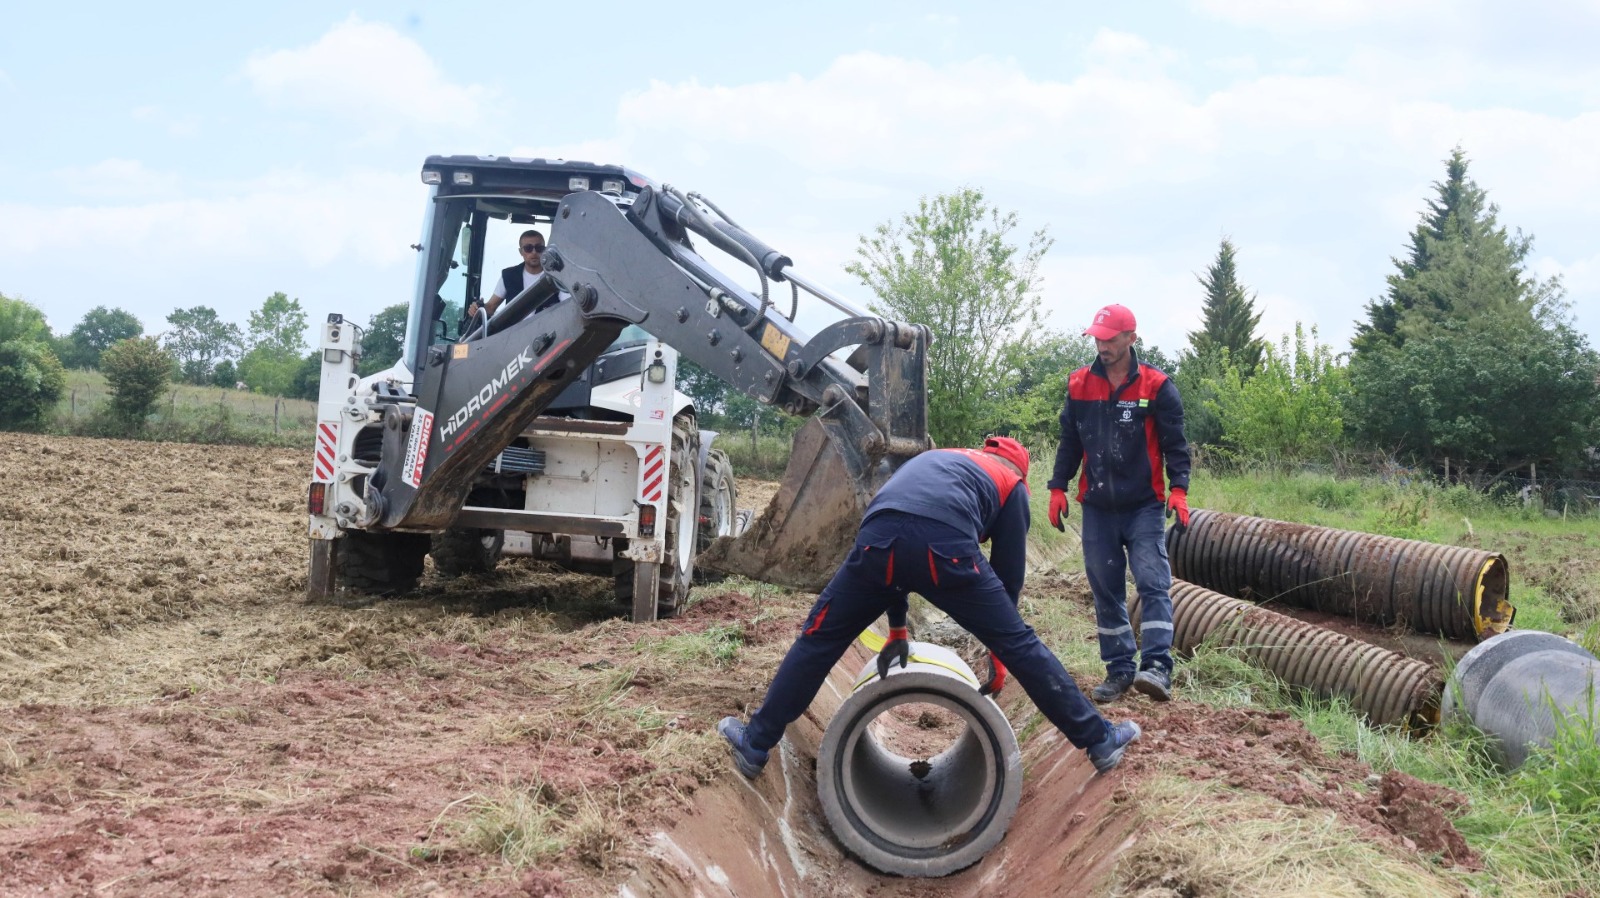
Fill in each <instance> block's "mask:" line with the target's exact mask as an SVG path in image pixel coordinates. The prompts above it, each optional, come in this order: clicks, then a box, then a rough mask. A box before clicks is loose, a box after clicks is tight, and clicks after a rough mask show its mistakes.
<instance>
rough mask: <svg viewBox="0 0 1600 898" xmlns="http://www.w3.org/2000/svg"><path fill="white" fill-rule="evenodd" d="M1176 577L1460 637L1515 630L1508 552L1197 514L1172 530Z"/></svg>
mask: <svg viewBox="0 0 1600 898" xmlns="http://www.w3.org/2000/svg"><path fill="white" fill-rule="evenodd" d="M1167 553H1168V555H1169V556H1170V557H1171V559H1172V573H1173V576H1175V577H1181V578H1183V579H1185V580H1188V581H1189V582H1191V583H1196V584H1198V585H1200V586H1204V587H1205V588H1207V589H1212V590H1215V591H1217V592H1220V593H1223V594H1224V595H1229V596H1233V597H1235V598H1241V599H1250V600H1252V601H1256V602H1267V601H1272V602H1283V603H1284V604H1287V605H1292V606H1295V607H1298V608H1310V609H1313V610H1316V611H1325V612H1329V613H1332V614H1338V615H1342V616H1344V617H1350V618H1354V619H1356V620H1362V621H1371V622H1375V623H1379V624H1383V625H1384V626H1391V625H1395V624H1400V625H1403V626H1406V627H1409V628H1411V629H1412V630H1415V631H1417V632H1419V633H1438V634H1440V635H1443V636H1447V637H1450V638H1452V639H1469V638H1475V639H1488V638H1489V637H1491V636H1494V635H1495V634H1497V633H1503V632H1505V630H1506V628H1508V627H1509V626H1511V621H1512V618H1513V617H1514V616H1515V613H1516V609H1514V608H1513V607H1512V606H1511V602H1510V600H1509V595H1510V577H1509V572H1508V570H1507V567H1506V559H1505V556H1504V555H1501V554H1498V553H1496V552H1486V551H1484V550H1482V549H1473V548H1468V547H1466V546H1446V545H1440V544H1438V543H1427V542H1422V541H1420V540H1414V539H1398V538H1396V537H1392V536H1379V535H1377V534H1374V533H1357V532H1354V531H1350V530H1335V529H1333V528H1330V527H1313V526H1311V525H1309V524H1291V523H1288V522H1285V521H1274V520H1271V519H1269V518H1255V517H1249V516H1246V515H1236V514H1227V513H1225V512H1220V511H1208V510H1205V509H1196V510H1195V511H1194V513H1193V515H1192V517H1191V519H1190V522H1189V527H1188V529H1187V530H1185V531H1182V532H1180V531H1179V530H1178V529H1177V528H1172V529H1170V530H1168V531H1167Z"/></svg>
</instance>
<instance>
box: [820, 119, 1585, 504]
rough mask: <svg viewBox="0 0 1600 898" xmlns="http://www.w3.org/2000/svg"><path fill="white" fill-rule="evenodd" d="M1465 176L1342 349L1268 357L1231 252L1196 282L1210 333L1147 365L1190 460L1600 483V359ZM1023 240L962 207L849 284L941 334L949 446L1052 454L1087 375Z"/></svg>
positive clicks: (935, 365) (1287, 348)
mask: <svg viewBox="0 0 1600 898" xmlns="http://www.w3.org/2000/svg"><path fill="white" fill-rule="evenodd" d="M1468 169H1469V161H1468V158H1467V155H1466V153H1465V151H1464V150H1462V149H1461V148H1460V147H1457V148H1455V149H1454V150H1453V151H1452V152H1451V154H1450V156H1449V158H1448V159H1447V160H1446V161H1445V170H1444V177H1443V178H1442V179H1441V180H1439V181H1436V182H1434V183H1433V184H1432V188H1433V190H1432V193H1433V195H1432V196H1430V197H1428V198H1427V199H1426V200H1425V206H1424V209H1423V210H1422V213H1421V215H1420V217H1419V223H1418V224H1417V226H1416V228H1415V230H1414V231H1413V232H1412V233H1411V234H1410V236H1409V239H1408V241H1407V245H1406V247H1405V249H1404V251H1403V252H1402V254H1400V255H1399V256H1397V257H1395V258H1394V259H1393V264H1394V271H1393V273H1391V274H1390V275H1389V276H1388V278H1387V289H1386V290H1385V292H1384V293H1383V295H1381V296H1379V297H1377V298H1375V299H1372V300H1371V301H1369V302H1368V303H1366V305H1365V307H1364V309H1363V311H1364V316H1365V317H1364V319H1363V320H1361V321H1358V322H1356V324H1357V329H1356V335H1355V337H1354V339H1353V340H1352V342H1351V345H1350V347H1349V348H1348V349H1343V350H1341V349H1337V348H1335V347H1333V346H1330V345H1328V344H1326V343H1324V342H1322V341H1321V339H1320V338H1319V335H1318V332H1317V329H1316V327H1315V326H1314V325H1313V326H1310V327H1307V326H1305V325H1304V324H1303V323H1296V325H1295V328H1294V332H1293V333H1292V334H1285V335H1283V336H1282V337H1281V338H1280V339H1279V340H1278V341H1276V342H1272V341H1269V340H1266V339H1264V338H1263V337H1262V335H1261V334H1260V320H1261V312H1260V311H1259V310H1258V308H1257V296H1256V294H1255V293H1254V292H1252V291H1251V290H1249V289H1248V288H1247V287H1246V286H1245V284H1244V281H1243V278H1242V276H1241V273H1240V270H1239V250H1238V247H1237V246H1235V244H1234V243H1233V241H1232V240H1230V239H1228V238H1223V239H1222V240H1221V241H1220V245H1219V246H1218V249H1217V252H1216V255H1215V256H1214V257H1213V258H1212V260H1211V261H1210V263H1209V265H1208V266H1207V267H1206V268H1205V269H1204V271H1203V272H1201V273H1199V274H1197V275H1196V280H1197V290H1196V294H1195V300H1196V303H1197V306H1198V310H1199V312H1200V319H1201V326H1200V328H1199V329H1197V330H1195V331H1193V332H1190V333H1189V334H1188V335H1187V336H1188V341H1187V345H1185V346H1184V347H1182V348H1181V349H1180V350H1179V351H1178V352H1177V353H1176V354H1175V355H1173V356H1168V355H1167V354H1166V353H1163V352H1162V351H1161V350H1160V349H1159V348H1158V347H1155V346H1151V345H1148V344H1146V343H1144V342H1143V341H1141V342H1140V344H1138V350H1137V351H1138V353H1139V356H1140V359H1141V360H1142V361H1144V362H1147V363H1149V364H1152V365H1155V366H1156V367H1158V368H1161V369H1162V370H1164V371H1167V372H1168V373H1169V374H1171V375H1172V376H1173V378H1174V380H1175V381H1176V383H1177V384H1178V387H1179V390H1180V393H1181V395H1182V396H1183V399H1184V410H1185V415H1186V425H1187V433H1188V436H1189V438H1190V441H1191V443H1193V444H1195V445H1197V446H1199V447H1201V450H1202V452H1203V453H1204V454H1205V456H1206V457H1207V458H1208V459H1209V460H1211V461H1212V462H1239V463H1246V464H1252V465H1262V464H1265V465H1277V466H1290V465H1301V464H1305V463H1308V462H1322V463H1328V462H1335V463H1338V462H1350V461H1360V460H1361V459H1362V458H1366V459H1367V460H1369V461H1378V460H1384V461H1387V462H1389V463H1396V462H1397V463H1400V464H1404V465H1415V466H1420V467H1424V468H1431V469H1433V470H1434V471H1437V472H1439V473H1443V474H1448V476H1449V477H1450V478H1451V479H1463V478H1464V479H1470V480H1473V481H1476V482H1479V483H1484V482H1488V481H1492V480H1494V479H1495V478H1497V477H1500V476H1503V475H1505V474H1508V473H1511V472H1517V471H1521V470H1523V469H1532V468H1534V467H1536V468H1537V470H1538V471H1539V472H1541V473H1546V472H1547V473H1549V474H1551V475H1564V476H1568V477H1591V478H1600V454H1597V453H1600V449H1597V447H1600V355H1597V354H1596V352H1595V350H1594V349H1593V348H1591V347H1590V346H1589V345H1588V342H1587V340H1586V338H1585V337H1584V336H1583V335H1582V334H1581V333H1580V332H1579V331H1578V330H1577V328H1576V327H1575V325H1574V323H1573V320H1572V316H1571V309H1570V305H1569V304H1568V303H1567V301H1566V294H1565V289H1564V288H1563V286H1562V284H1561V281H1560V279H1559V278H1545V279H1541V278H1539V277H1537V276H1536V275H1535V274H1533V273H1532V272H1531V271H1529V269H1528V265H1527V262H1528V256H1529V254H1530V252H1531V250H1532V246H1533V238H1532V237H1531V236H1525V235H1523V234H1522V233H1521V232H1520V231H1517V232H1512V231H1510V230H1509V229H1508V228H1507V227H1506V226H1504V225H1502V224H1501V223H1500V222H1499V212H1500V210H1499V208H1498V206H1496V205H1495V204H1494V203H1492V202H1490V201H1489V199H1488V193H1487V191H1486V190H1484V189H1483V188H1482V187H1480V186H1479V185H1478V184H1477V183H1476V182H1475V181H1473V179H1472V178H1471V177H1470V176H1469V173H1468ZM1016 227H1017V217H1016V215H1015V214H1014V213H1013V214H1007V213H1003V212H1001V211H999V210H997V209H996V208H994V207H993V206H992V205H991V204H990V203H988V202H987V201H986V199H985V197H984V195H983V192H982V191H981V190H978V189H973V188H965V189H962V190H958V191H956V192H955V193H951V194H944V195H939V196H935V197H933V198H931V199H929V198H925V199H923V200H922V201H921V202H920V204H919V206H918V208H917V209H916V211H914V212H911V213H909V214H906V215H904V216H902V217H901V218H899V219H898V220H895V221H891V222H888V223H885V224H882V225H880V226H879V227H878V228H877V229H876V230H875V231H874V232H872V233H871V234H868V235H865V236H863V237H861V239H860V242H859V245H858V247H857V253H856V259H855V261H853V262H852V263H851V264H850V265H849V266H848V268H847V270H848V271H849V273H851V274H853V275H855V276H856V277H857V278H858V279H859V280H860V282H861V283H862V285H863V286H865V287H867V288H869V289H870V290H871V291H872V293H873V294H874V296H875V300H874V302H873V303H872V304H871V308H872V310H873V311H874V312H875V313H877V314H881V315H885V316H887V317H891V318H896V319H899V320H902V321H915V322H920V323H924V324H927V325H928V326H929V327H930V328H931V329H932V331H933V346H932V347H931V349H930V354H931V358H930V374H929V376H930V390H929V393H930V395H929V407H930V422H931V430H932V435H933V438H934V440H935V442H936V443H938V444H939V445H945V446H950V445H972V444H973V443H974V442H975V441H976V440H978V439H979V438H981V437H982V436H983V435H985V434H987V433H1003V434H1009V435H1012V436H1017V437H1020V438H1022V439H1024V440H1026V441H1028V442H1031V443H1033V444H1034V445H1041V444H1044V443H1048V442H1051V441H1053V440H1054V439H1056V438H1057V436H1058V435H1059V423H1058V420H1059V415H1060V412H1061V409H1062V405H1063V402H1064V399H1065V394H1066V379H1067V375H1068V374H1069V373H1070V372H1071V371H1073V370H1074V369H1076V368H1078V367H1080V366H1082V365H1086V364H1090V363H1091V362H1093V360H1094V358H1095V352H1094V345H1093V341H1092V340H1090V339H1089V338H1087V337H1083V336H1080V335H1077V334H1076V333H1071V332H1068V333H1062V332H1058V331H1053V330H1051V329H1049V328H1046V327H1044V326H1042V321H1043V317H1044V316H1043V305H1042V303H1043V296H1044V294H1043V291H1042V288H1041V285H1040V280H1039V277H1038V267H1039V263H1040V260H1041V259H1042V258H1043V256H1044V254H1045V253H1046V252H1047V251H1048V250H1049V248H1050V246H1051V242H1052V241H1051V238H1050V237H1049V235H1048V233H1047V231H1046V230H1045V229H1041V230H1039V231H1037V232H1035V233H1033V234H1031V235H1028V236H1027V238H1026V240H1025V241H1021V240H1017V239H1014V238H1013V236H1012V234H1013V232H1014V231H1015V230H1016ZM1131 304H1133V305H1137V301H1136V300H1134V301H1132V303H1131ZM1091 311H1092V310H1088V309H1084V310H1082V312H1081V313H1080V314H1079V315H1078V316H1076V317H1080V318H1083V319H1084V320H1087V318H1088V316H1089V314H1090V312H1091Z"/></svg>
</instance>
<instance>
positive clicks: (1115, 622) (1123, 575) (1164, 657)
mask: <svg viewBox="0 0 1600 898" xmlns="http://www.w3.org/2000/svg"><path fill="white" fill-rule="evenodd" d="M1164 511H1165V509H1164V507H1163V506H1162V504H1161V503H1160V502H1156V501H1151V502H1150V503H1149V504H1146V505H1142V506H1140V507H1138V508H1134V509H1129V510H1127V511H1107V510H1105V509H1101V508H1096V507H1094V506H1093V505H1085V506H1083V569H1084V572H1085V573H1087V574H1088V575H1089V588H1090V590H1092V591H1093V592H1094V617H1095V625H1096V628H1097V629H1098V631H1099V634H1100V660H1102V661H1104V662H1105V664H1106V674H1107V676H1116V675H1118V674H1128V675H1132V674H1133V673H1134V671H1135V670H1136V669H1137V670H1144V669H1147V668H1151V667H1159V668H1161V669H1162V670H1164V671H1166V672H1167V673H1168V674H1170V673H1172V594H1171V589H1172V568H1171V567H1170V566H1169V565H1168V564H1167V533H1166V527H1165V523H1164V522H1163V520H1162V513H1163V512H1164ZM1130 566H1131V567H1132V568H1133V585H1134V587H1135V588H1136V589H1138V591H1139V618H1140V623H1139V645H1137V646H1136V645H1135V644H1134V639H1133V626H1132V624H1131V623H1130V622H1129V620H1128V590H1127V574H1128V568H1129V567H1130ZM1140 646H1142V647H1143V651H1142V653H1140V654H1139V663H1138V665H1137V668H1136V667H1135V665H1134V654H1135V652H1138V651H1139V648H1140Z"/></svg>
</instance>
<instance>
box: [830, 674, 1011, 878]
mask: <svg viewBox="0 0 1600 898" xmlns="http://www.w3.org/2000/svg"><path fill="white" fill-rule="evenodd" d="M856 683H857V685H856V688H855V691H854V692H853V693H852V694H851V696H850V697H849V698H848V699H846V700H845V702H844V704H843V705H841V706H840V707H839V711H838V713H836V714H835V715H834V716H833V719H832V720H831V721H830V722H829V723H828V727H827V729H826V731H825V732H824V733H823V738H822V745H821V746H820V748H819V750H818V752H817V792H818V797H819V798H820V800H821V802H822V808H823V812H824V813H825V814H826V816H827V818H828V823H829V825H830V826H831V827H832V829H833V833H834V835H835V837H836V838H838V840H839V841H840V843H841V844H843V845H844V847H845V848H846V849H847V850H848V851H850V852H851V853H852V854H854V855H855V856H856V857H858V858H860V859H861V860H862V861H864V862H865V863H867V864H868V865H869V866H871V867H873V868H874V869H877V870H879V871H881V872H884V873H892V874H896V875H900V876H944V875H947V874H950V873H954V872H956V871H958V870H961V869H964V868H966V867H969V866H971V865H972V864H974V863H977V862H978V861H979V860H980V859H982V858H983V856H984V855H985V854H987V853H988V852H989V850H990V849H992V848H994V847H995V846H996V845H998V844H999V843H1000V840H1001V839H1002V838H1003V837H1004V836H1005V833H1006V828H1007V827H1008V826H1010V824H1011V819H1012V817H1013V816H1015V814H1016V810H1017V804H1018V802H1019V801H1020V800H1021V798H1022V756H1021V752H1020V750H1019V749H1018V747H1017V737H1016V734H1015V733H1014V732H1013V731H1012V729H1011V724H1010V722H1009V721H1008V720H1006V717H1005V715H1004V714H1002V713H1001V711H1000V708H999V706H998V705H996V704H995V703H994V702H993V701H992V700H990V699H989V698H987V697H984V696H981V695H979V694H978V690H977V685H978V682H977V678H976V677H974V676H973V674H972V671H971V669H970V668H968V667H967V666H966V664H965V663H963V662H962V661H961V659H960V657H959V656H957V655H956V654H955V653H954V652H951V651H950V650H948V649H945V648H943V647H942V646H936V645H932V644H929V643H922V642H917V643H912V646H911V663H910V665H909V666H908V667H906V668H905V669H904V670H902V669H900V668H898V667H897V668H895V669H894V670H893V671H892V672H891V673H890V675H889V678H888V679H887V680H880V679H878V676H877V661H876V659H873V660H871V661H869V662H868V663H867V665H866V666H865V667H863V668H862V670H861V674H860V675H859V676H858V677H857V679H856Z"/></svg>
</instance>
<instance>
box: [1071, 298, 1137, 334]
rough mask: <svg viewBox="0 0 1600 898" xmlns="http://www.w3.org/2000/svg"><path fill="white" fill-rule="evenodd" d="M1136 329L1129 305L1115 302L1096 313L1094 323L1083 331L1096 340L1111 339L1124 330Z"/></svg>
mask: <svg viewBox="0 0 1600 898" xmlns="http://www.w3.org/2000/svg"><path fill="white" fill-rule="evenodd" d="M1135 329H1136V325H1135V324H1134V321H1133V313H1132V312H1130V311H1128V307H1127V306H1119V305H1115V304H1113V305H1109V306H1106V307H1105V308H1103V309H1101V310H1100V311H1098V312H1096V313H1094V323H1093V324H1091V325H1089V326H1088V327H1087V328H1085V329H1084V331H1083V332H1084V334H1085V335H1087V336H1090V337H1093V338H1095V339H1096V340H1109V339H1111V338H1112V337H1115V336H1116V335H1117V334H1120V333H1122V332H1123V331H1131V330H1135Z"/></svg>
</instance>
